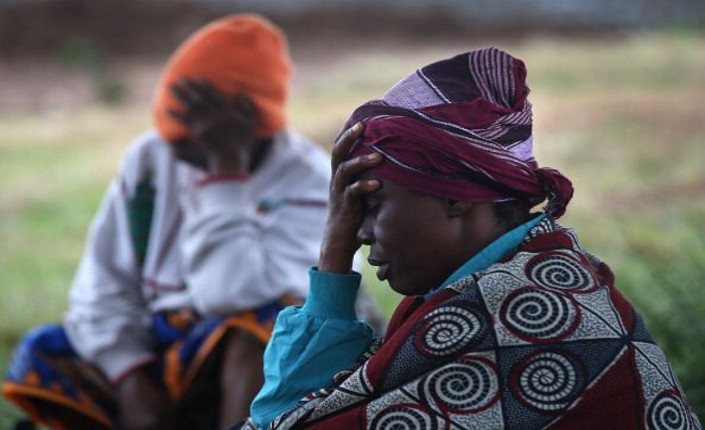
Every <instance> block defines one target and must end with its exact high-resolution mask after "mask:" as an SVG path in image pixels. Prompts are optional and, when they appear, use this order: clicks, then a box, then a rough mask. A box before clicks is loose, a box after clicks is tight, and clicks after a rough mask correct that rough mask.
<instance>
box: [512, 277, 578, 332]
mask: <svg viewBox="0 0 705 430" xmlns="http://www.w3.org/2000/svg"><path fill="white" fill-rule="evenodd" d="M499 317H500V320H501V321H502V323H503V324H504V326H505V327H507V329H508V330H509V331H510V332H511V333H512V334H514V335H515V336H518V337H520V338H522V339H527V340H530V341H537V340H546V339H562V338H565V337H566V336H568V335H569V334H570V333H572V332H573V331H574V330H575V328H576V327H577V325H578V323H579V322H580V321H579V317H580V310H579V308H578V306H577V305H576V304H575V303H574V302H573V301H572V300H571V299H570V298H568V297H566V296H564V295H562V294H559V293H554V292H551V291H546V290H539V289H536V288H530V287H529V288H524V289H520V290H517V291H514V292H512V293H511V294H509V295H508V296H507V297H506V298H505V299H504V302H503V303H502V307H501V309H500V314H499Z"/></svg>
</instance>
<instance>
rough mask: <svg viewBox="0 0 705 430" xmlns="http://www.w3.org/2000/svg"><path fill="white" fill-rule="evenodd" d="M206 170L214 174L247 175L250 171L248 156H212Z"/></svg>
mask: <svg viewBox="0 0 705 430" xmlns="http://www.w3.org/2000/svg"><path fill="white" fill-rule="evenodd" d="M208 171H209V172H210V173H211V174H214V175H247V174H249V173H250V157H249V156H247V155H238V156H231V157H212V158H211V159H210V160H209V163H208Z"/></svg>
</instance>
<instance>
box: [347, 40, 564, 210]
mask: <svg viewBox="0 0 705 430" xmlns="http://www.w3.org/2000/svg"><path fill="white" fill-rule="evenodd" d="M528 94H529V87H528V86H527V85H526V68H525V67H524V63H523V62H522V61H521V60H518V59H516V58H513V57H512V56H510V55H509V54H507V53H505V52H502V51H500V50H499V49H496V48H488V49H482V50H478V51H472V52H468V53H465V54H461V55H458V56H455V57H453V58H450V59H447V60H443V61H439V62H436V63H433V64H430V65H428V66H425V67H423V68H421V69H419V70H417V71H416V72H414V73H412V74H411V75H409V76H407V77H406V78H404V79H402V80H401V81H400V82H399V83H398V84H396V85H395V86H394V87H392V88H391V89H390V90H389V91H387V93H386V94H385V95H384V96H383V97H382V99H381V100H373V101H370V102H368V103H365V104H364V105H362V106H361V107H359V108H358V109H357V110H355V112H353V114H352V116H351V118H350V120H349V121H348V125H352V124H353V123H355V122H358V121H364V122H365V124H366V127H365V134H364V137H363V138H362V140H361V141H360V142H359V144H357V145H356V146H355V147H354V148H353V150H352V151H351V156H358V155H362V154H366V153H370V152H378V153H380V154H382V155H383V156H384V158H385V161H386V162H384V163H382V164H381V165H379V166H378V167H376V168H374V169H371V171H372V172H374V173H376V174H378V175H380V176H381V177H384V178H386V179H389V180H391V181H393V182H396V183H398V184H400V185H403V186H405V187H407V188H411V189H414V190H416V191H419V192H422V193H424V194H430V195H433V196H437V197H441V198H447V199H454V200H462V201H470V202H498V201H506V200H517V199H518V200H523V201H526V202H528V203H530V204H532V205H534V204H538V203H541V202H542V201H543V200H547V201H548V205H547V207H546V211H547V213H549V214H550V215H552V216H553V217H554V218H558V217H560V216H561V215H562V214H563V213H564V212H565V208H566V205H567V204H568V202H569V201H570V199H571V197H572V195H573V187H572V185H571V183H570V181H569V180H568V179H567V178H566V177H564V176H563V175H561V174H560V173H559V172H558V171H556V170H554V169H549V168H539V166H538V164H537V163H536V160H535V159H534V157H533V153H532V145H533V138H532V113H531V103H529V101H528V99H527V95H528Z"/></svg>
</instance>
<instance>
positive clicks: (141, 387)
mask: <svg viewBox="0 0 705 430" xmlns="http://www.w3.org/2000/svg"><path fill="white" fill-rule="evenodd" d="M154 375H155V370H154V369H153V365H150V366H143V367H140V368H139V369H136V370H135V371H133V372H132V373H130V374H129V375H127V376H125V378H124V379H122V380H121V381H120V382H119V383H118V385H117V387H116V388H117V397H118V403H119V414H120V415H119V418H118V428H119V429H121V430H168V429H171V428H173V425H172V423H171V417H172V408H173V402H172V400H171V398H170V397H169V393H167V390H166V387H164V386H163V385H162V384H161V383H160V382H159V381H157V378H156V377H155V376H154Z"/></svg>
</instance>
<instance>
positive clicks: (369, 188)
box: [343, 179, 382, 203]
mask: <svg viewBox="0 0 705 430" xmlns="http://www.w3.org/2000/svg"><path fill="white" fill-rule="evenodd" d="M381 186H382V184H381V182H380V181H379V180H377V179H362V180H359V181H355V182H353V183H352V184H350V185H348V186H347V187H345V191H344V192H343V198H344V200H345V201H347V202H348V203H358V202H359V201H360V198H361V197H362V196H363V195H365V194H369V193H371V192H374V191H377V190H378V189H379V188H380V187H381Z"/></svg>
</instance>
